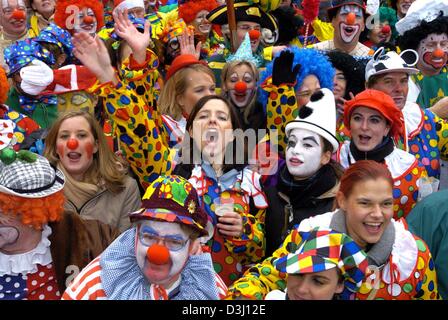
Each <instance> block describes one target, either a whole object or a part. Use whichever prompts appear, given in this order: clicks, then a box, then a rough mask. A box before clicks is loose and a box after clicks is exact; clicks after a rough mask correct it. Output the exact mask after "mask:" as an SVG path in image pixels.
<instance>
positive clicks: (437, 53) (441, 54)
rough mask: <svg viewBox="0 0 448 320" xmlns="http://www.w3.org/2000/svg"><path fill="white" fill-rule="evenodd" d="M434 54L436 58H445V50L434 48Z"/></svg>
mask: <svg viewBox="0 0 448 320" xmlns="http://www.w3.org/2000/svg"><path fill="white" fill-rule="evenodd" d="M432 55H433V57H434V58H443V57H444V56H445V51H443V50H442V49H440V48H439V49H436V50H434V51H433V53H432Z"/></svg>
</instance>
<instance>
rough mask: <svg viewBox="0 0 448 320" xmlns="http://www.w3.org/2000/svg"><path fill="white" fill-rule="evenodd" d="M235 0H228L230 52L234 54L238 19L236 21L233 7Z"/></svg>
mask: <svg viewBox="0 0 448 320" xmlns="http://www.w3.org/2000/svg"><path fill="white" fill-rule="evenodd" d="M233 3H234V2H233V0H226V5H227V21H228V22H229V31H230V50H231V51H232V53H234V52H235V51H236V19H235V7H234V6H233Z"/></svg>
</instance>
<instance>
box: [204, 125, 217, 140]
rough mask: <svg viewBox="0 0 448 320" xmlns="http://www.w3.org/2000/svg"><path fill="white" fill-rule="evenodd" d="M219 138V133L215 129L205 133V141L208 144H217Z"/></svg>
mask: <svg viewBox="0 0 448 320" xmlns="http://www.w3.org/2000/svg"><path fill="white" fill-rule="evenodd" d="M218 138H219V132H218V130H217V129H215V128H211V129H208V130H207V131H206V132H205V141H206V142H207V143H217V142H218Z"/></svg>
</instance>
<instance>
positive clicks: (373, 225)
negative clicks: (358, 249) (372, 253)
mask: <svg viewBox="0 0 448 320" xmlns="http://www.w3.org/2000/svg"><path fill="white" fill-rule="evenodd" d="M363 225H364V228H366V230H367V232H368V233H372V234H377V233H378V232H380V230H381V226H382V225H383V223H381V222H363Z"/></svg>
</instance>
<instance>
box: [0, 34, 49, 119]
mask: <svg viewBox="0 0 448 320" xmlns="http://www.w3.org/2000/svg"><path fill="white" fill-rule="evenodd" d="M4 53H5V60H6V63H7V64H8V66H9V72H8V78H11V79H12V83H13V87H14V89H13V90H11V91H10V94H9V99H8V105H9V106H10V107H11V109H13V110H15V111H17V112H19V113H23V114H25V115H27V116H29V117H30V118H32V119H33V120H34V121H36V122H37V123H38V124H39V126H40V127H42V128H47V127H50V126H51V124H52V123H53V122H54V121H55V120H56V117H57V98H56V96H54V95H41V96H39V95H30V94H27V93H26V92H25V91H24V90H23V89H22V88H21V82H22V78H21V76H20V71H21V69H22V68H23V67H26V66H28V65H30V64H33V63H35V61H36V60H39V61H41V62H42V63H45V64H47V65H52V64H54V57H53V56H52V55H51V54H50V52H49V51H48V50H47V49H45V48H43V47H41V46H40V45H39V44H38V43H37V42H35V41H33V40H30V39H26V40H23V41H17V42H16V43H15V44H14V45H11V46H9V47H8V48H6V50H5V52H4Z"/></svg>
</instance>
